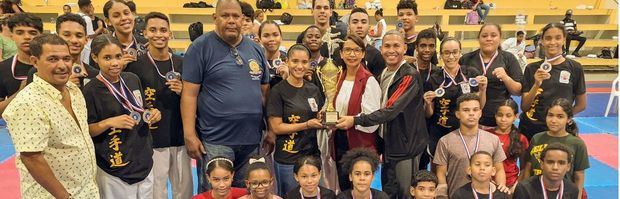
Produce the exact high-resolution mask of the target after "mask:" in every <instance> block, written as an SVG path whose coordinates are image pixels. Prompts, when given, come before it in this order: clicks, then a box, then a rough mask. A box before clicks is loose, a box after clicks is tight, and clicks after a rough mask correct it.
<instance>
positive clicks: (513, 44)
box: [502, 30, 527, 71]
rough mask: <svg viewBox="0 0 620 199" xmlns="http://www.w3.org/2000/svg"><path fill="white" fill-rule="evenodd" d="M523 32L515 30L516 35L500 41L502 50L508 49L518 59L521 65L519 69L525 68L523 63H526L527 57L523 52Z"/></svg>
mask: <svg viewBox="0 0 620 199" xmlns="http://www.w3.org/2000/svg"><path fill="white" fill-rule="evenodd" d="M524 38H525V32H523V31H521V30H519V31H517V36H516V37H511V38H508V39H506V40H505V41H504V42H503V43H502V50H505V51H508V52H510V53H512V54H513V55H515V57H516V58H517V60H518V61H519V66H521V71H524V70H525V65H527V58H526V57H525V55H524V52H525V42H524Z"/></svg>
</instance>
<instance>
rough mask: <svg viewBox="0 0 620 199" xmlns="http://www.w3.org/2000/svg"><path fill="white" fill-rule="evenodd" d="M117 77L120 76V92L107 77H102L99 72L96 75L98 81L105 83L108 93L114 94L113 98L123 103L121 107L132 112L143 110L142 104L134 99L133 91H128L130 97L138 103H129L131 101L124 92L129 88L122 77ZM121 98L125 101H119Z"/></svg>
mask: <svg viewBox="0 0 620 199" xmlns="http://www.w3.org/2000/svg"><path fill="white" fill-rule="evenodd" d="M119 78H120V82H121V91H120V92H119V91H118V90H117V89H116V88H115V87H114V86H112V83H110V82H109V81H108V80H107V79H105V77H103V75H102V74H101V72H99V75H97V79H98V80H99V81H101V82H102V83H103V85H105V87H106V88H108V91H110V93H111V94H112V95H113V96H114V98H116V101H118V103H120V104H121V105H123V108H125V109H126V110H128V111H129V112H132V111H138V112H140V113H142V112H144V109H142V108H141V107H140V106H142V105H141V104H140V102H138V100H136V96H134V95H133V93H130V94H131V97H132V98H133V100H134V101H135V102H136V104H138V106H135V105H133V104H132V103H131V101H129V99H127V93H125V89H127V90H129V88H128V87H127V84H125V81H124V80H123V78H122V77H119ZM119 96H120V98H119ZM121 99H123V101H125V103H123V102H122V101H121Z"/></svg>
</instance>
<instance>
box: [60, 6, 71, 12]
mask: <svg viewBox="0 0 620 199" xmlns="http://www.w3.org/2000/svg"><path fill="white" fill-rule="evenodd" d="M62 12H63V13H64V14H69V13H71V6H69V5H68V4H65V5H64V6H62Z"/></svg>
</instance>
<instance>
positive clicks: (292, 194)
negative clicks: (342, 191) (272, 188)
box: [282, 185, 336, 199]
mask: <svg viewBox="0 0 620 199" xmlns="http://www.w3.org/2000/svg"><path fill="white" fill-rule="evenodd" d="M299 189H300V187H299V186H297V187H295V188H294V189H291V190H289V191H288V192H287V193H286V195H285V196H284V197H282V198H284V199H318V198H317V197H316V196H315V197H301V193H300V192H299ZM319 191H320V194H321V199H335V198H336V193H334V191H332V190H330V189H328V188H325V187H322V186H320V185H319Z"/></svg>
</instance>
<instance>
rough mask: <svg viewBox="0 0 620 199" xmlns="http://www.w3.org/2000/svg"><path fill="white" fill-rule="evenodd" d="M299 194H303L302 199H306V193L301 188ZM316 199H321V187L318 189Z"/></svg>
mask: <svg viewBox="0 0 620 199" xmlns="http://www.w3.org/2000/svg"><path fill="white" fill-rule="evenodd" d="M299 194H301V199H305V198H306V197H305V196H304V192H303V191H301V188H299ZM316 199H321V188H319V187H317V188H316Z"/></svg>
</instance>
